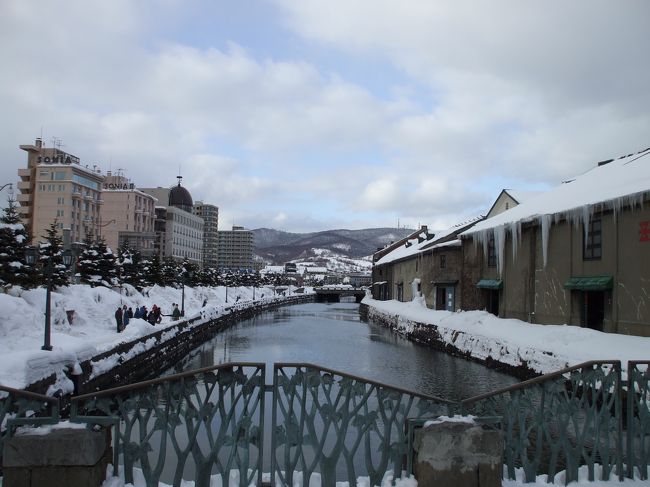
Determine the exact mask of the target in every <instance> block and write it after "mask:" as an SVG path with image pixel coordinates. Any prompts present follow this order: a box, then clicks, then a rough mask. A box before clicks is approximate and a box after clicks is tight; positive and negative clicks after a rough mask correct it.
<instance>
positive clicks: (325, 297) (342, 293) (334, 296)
mask: <svg viewBox="0 0 650 487" xmlns="http://www.w3.org/2000/svg"><path fill="white" fill-rule="evenodd" d="M314 291H315V292H316V302H317V303H338V302H339V301H341V298H342V297H349V296H354V299H355V301H356V302H357V303H360V302H361V300H362V299H363V298H364V297H365V296H366V291H365V289H362V288H354V287H352V286H322V287H315V288H314Z"/></svg>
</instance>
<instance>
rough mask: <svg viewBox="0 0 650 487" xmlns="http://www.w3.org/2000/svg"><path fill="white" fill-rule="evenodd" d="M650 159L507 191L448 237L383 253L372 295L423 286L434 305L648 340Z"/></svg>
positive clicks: (639, 156) (392, 295) (632, 158)
mask: <svg viewBox="0 0 650 487" xmlns="http://www.w3.org/2000/svg"><path fill="white" fill-rule="evenodd" d="M649 162H650V149H647V150H645V151H641V152H639V153H635V154H631V155H628V156H624V157H621V158H618V159H616V160H610V161H605V162H602V163H599V164H598V165H597V166H596V167H594V168H593V169H592V170H591V171H588V172H587V173H585V174H583V175H581V176H578V177H576V178H575V179H573V180H571V181H569V182H566V183H564V184H561V185H560V186H558V187H556V188H554V189H552V190H550V191H548V192H545V193H537V194H524V193H516V192H511V191H510V190H506V191H504V192H502V193H501V195H499V198H497V201H496V202H495V204H494V205H493V206H492V208H491V210H490V212H489V217H488V218H486V219H484V220H482V221H478V222H473V223H472V224H471V226H469V227H468V228H464V229H461V230H460V231H458V232H456V236H455V237H453V236H452V237H450V240H448V241H444V242H441V239H442V238H443V237H442V236H441V235H437V236H436V237H434V238H433V239H432V240H431V242H427V241H426V237H425V234H423V233H422V234H420V235H419V240H418V235H415V236H411V237H415V238H409V240H408V241H407V242H406V243H404V244H402V245H400V246H399V247H397V248H393V249H391V250H389V252H388V253H386V252H385V251H384V252H383V254H382V255H379V257H378V258H377V255H378V254H375V265H374V268H373V284H374V285H373V296H374V297H375V298H376V299H399V300H401V301H407V300H410V299H412V297H413V290H414V289H415V290H417V286H419V291H420V292H421V294H422V295H423V297H424V298H425V299H426V304H427V306H428V307H430V308H435V309H449V310H452V309H462V310H472V309H486V310H488V311H490V312H492V313H494V314H496V315H498V316H500V317H503V318H517V319H520V320H524V321H529V322H531V323H539V324H565V323H566V324H570V325H575V326H583V327H589V328H593V329H595V330H601V331H605V332H611V333H623V334H632V335H642V336H650V204H649V203H650V201H648V200H649V199H650V164H649ZM514 194H517V198H514V197H513V195H514ZM522 195H523V196H522ZM451 239H455V242H454V240H451ZM440 243H446V244H447V245H446V246H445V247H439V245H440ZM452 243H453V245H452ZM409 248H410V249H411V250H410V251H409V250H408V249H409ZM443 269H444V272H443ZM443 276H444V277H443ZM452 286H453V288H452ZM443 289H444V291H443ZM416 292H417V291H416ZM443 293H444V301H443ZM450 297H451V298H453V299H450Z"/></svg>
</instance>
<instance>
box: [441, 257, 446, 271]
mask: <svg viewBox="0 0 650 487" xmlns="http://www.w3.org/2000/svg"><path fill="white" fill-rule="evenodd" d="M440 268H441V269H446V268H447V256H446V255H445V254H442V255H441V256H440Z"/></svg>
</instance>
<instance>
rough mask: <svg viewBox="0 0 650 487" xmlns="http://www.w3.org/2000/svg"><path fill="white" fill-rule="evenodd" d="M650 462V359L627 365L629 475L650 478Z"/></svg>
mask: <svg viewBox="0 0 650 487" xmlns="http://www.w3.org/2000/svg"><path fill="white" fill-rule="evenodd" d="M648 464H650V361H635V362H628V367H627V476H628V477H630V478H631V477H632V476H633V474H634V472H635V471H636V472H637V473H638V475H639V477H640V478H641V479H643V480H647V479H648V478H649V477H648Z"/></svg>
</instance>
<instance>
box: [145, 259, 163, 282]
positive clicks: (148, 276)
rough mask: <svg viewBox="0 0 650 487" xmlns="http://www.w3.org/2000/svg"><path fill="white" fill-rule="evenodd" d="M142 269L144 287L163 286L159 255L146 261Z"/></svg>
mask: <svg viewBox="0 0 650 487" xmlns="http://www.w3.org/2000/svg"><path fill="white" fill-rule="evenodd" d="M140 267H141V276H142V277H141V282H142V286H143V287H145V286H154V285H156V284H157V285H159V286H162V285H163V278H162V265H161V263H160V258H159V257H158V256H157V255H154V256H153V257H151V258H150V259H146V260H144V261H143V262H142V265H141V266H140Z"/></svg>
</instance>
